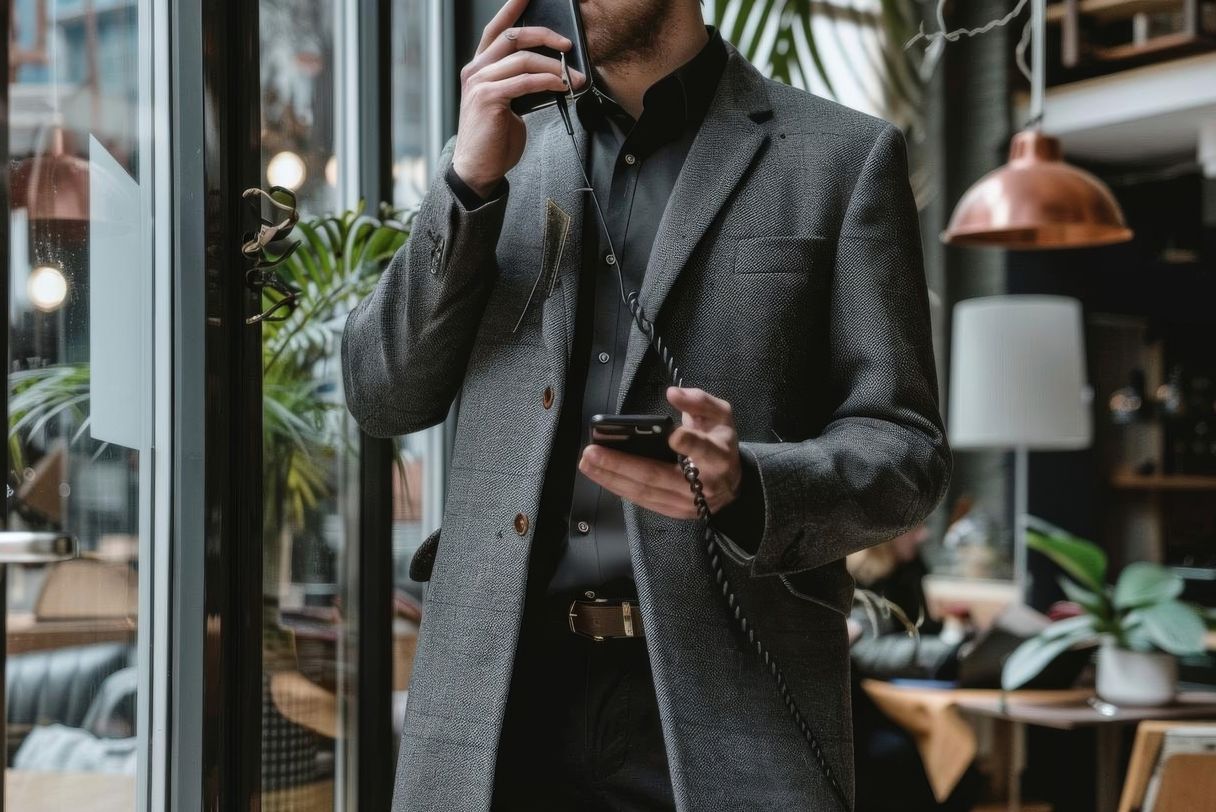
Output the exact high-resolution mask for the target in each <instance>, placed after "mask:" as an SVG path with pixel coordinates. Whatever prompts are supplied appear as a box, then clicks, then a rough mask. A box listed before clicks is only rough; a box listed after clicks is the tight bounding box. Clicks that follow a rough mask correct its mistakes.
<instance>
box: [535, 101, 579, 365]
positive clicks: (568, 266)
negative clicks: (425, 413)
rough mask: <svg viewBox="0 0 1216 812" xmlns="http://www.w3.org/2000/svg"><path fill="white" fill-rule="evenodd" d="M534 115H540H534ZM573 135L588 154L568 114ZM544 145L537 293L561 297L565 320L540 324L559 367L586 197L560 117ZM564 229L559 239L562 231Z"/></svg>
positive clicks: (570, 344)
mask: <svg viewBox="0 0 1216 812" xmlns="http://www.w3.org/2000/svg"><path fill="white" fill-rule="evenodd" d="M538 115H539V114H538ZM570 118H571V121H572V123H573V124H574V137H575V139H576V140H577V141H578V144H579V151H580V153H581V154H583V155H586V154H587V133H586V131H585V130H584V129H583V128H582V125H581V124H580V123H579V118H578V116H577V115H575V114H574V111H573V110H571V111H570ZM539 135H540V137H541V138H543V139H544V141H543V149H542V150H541V152H540V155H541V156H543V157H542V161H543V166H542V168H541V188H540V194H539V195H537V197H538V198H539V200H538V202H537V203H536V207H537V210H536V212H535V213H534V214H533V215H532V216H535V217H536V222H537V223H538V224H539V225H540V227H541V228H543V229H544V234H543V237H542V247H541V252H542V256H541V268H540V269H539V272H540V274H541V276H540V278H539V279H538V280H537V281H538V282H539V284H538V285H537V292H536V295H537V297H538V299H543V297H544V296H546V295H548V294H549V292H551V291H554V290H556V289H558V288H560V290H561V296H562V305H563V306H562V313H563V315H564V316H565V319H564V322H562V323H560V324H559V323H558V321H559V320H558V319H549V320H547V321H546V322H545V324H544V338H545V344H546V346H548V347H549V349H550V351H551V352H553V353H554V354H555V356H557V360H558V363H560V364H561V365H562V368H563V369H564V368H565V366H566V364H567V363H568V362H569V360H570V353H571V352H572V351H573V348H574V311H575V307H576V306H577V304H578V279H579V262H580V261H581V260H580V257H581V256H582V232H583V205H584V199H583V198H584V197H585V193H584V192H583V191H582V188H583V175H582V172H581V171H580V169H579V165H578V158H577V157H576V156H575V153H574V148H573V146H572V145H571V144H570V136H569V135H567V133H566V128H565V126H564V125H563V124H562V120H561V117H560V116H557V115H554V116H553V118H552V120H551V121H550V122H549V123H548V125H547V126H546V127H545V128H544V130H543V132H542V133H540V134H539ZM563 226H565V233H564V238H563V234H562V233H561V230H562V228H563Z"/></svg>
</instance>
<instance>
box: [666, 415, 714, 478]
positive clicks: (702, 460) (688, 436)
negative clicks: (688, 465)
mask: <svg viewBox="0 0 1216 812" xmlns="http://www.w3.org/2000/svg"><path fill="white" fill-rule="evenodd" d="M667 444H668V445H669V446H671V448H672V450H673V451H675V452H676V453H678V454H683V455H684V456H686V457H692V458H693V460H694V461H695V462H696V464H697V470H698V471H700V472H701V473H702V474H714V473H719V472H722V471H725V470H726V468H727V459H728V458H727V453H728V449H725V448H723V447H722V446H721V445H720V444H719V443H718V442H717V441H715V440H714V439H713V437H711V436H710V435H709V434H707V433H705V432H703V431H699V430H697V429H692V428H689V427H687V426H677V427H676V429H675V430H674V431H673V432H672V433H671V436H670V437H668V438H667Z"/></svg>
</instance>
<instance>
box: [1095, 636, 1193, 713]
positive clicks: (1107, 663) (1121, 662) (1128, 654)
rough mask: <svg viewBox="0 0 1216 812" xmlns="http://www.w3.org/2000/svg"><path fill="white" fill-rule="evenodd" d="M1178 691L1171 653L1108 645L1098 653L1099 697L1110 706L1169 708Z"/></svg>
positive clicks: (1174, 660) (1176, 669)
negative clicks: (1163, 706)
mask: <svg viewBox="0 0 1216 812" xmlns="http://www.w3.org/2000/svg"><path fill="white" fill-rule="evenodd" d="M1177 688H1178V660H1177V659H1175V658H1174V656H1173V655H1172V654H1162V653H1160V652H1156V651H1152V652H1144V651H1128V650H1127V649H1122V648H1119V647H1117V646H1115V645H1112V644H1110V643H1103V644H1102V647H1101V648H1100V649H1099V650H1098V696H1099V697H1101V698H1102V699H1104V700H1106V701H1107V702H1109V703H1111V704H1112V705H1133V706H1135V705H1139V706H1156V705H1168V704H1169V703H1170V702H1172V701H1173V699H1174V693H1175V691H1176V690H1177Z"/></svg>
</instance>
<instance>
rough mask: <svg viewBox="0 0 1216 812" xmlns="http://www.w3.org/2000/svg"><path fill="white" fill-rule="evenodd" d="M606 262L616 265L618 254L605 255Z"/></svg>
mask: <svg viewBox="0 0 1216 812" xmlns="http://www.w3.org/2000/svg"><path fill="white" fill-rule="evenodd" d="M604 262H607V263H608V264H609V265H615V264H616V254H613V253H611V252H609V253H607V254H604Z"/></svg>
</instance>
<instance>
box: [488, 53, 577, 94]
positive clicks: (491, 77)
mask: <svg viewBox="0 0 1216 812" xmlns="http://www.w3.org/2000/svg"><path fill="white" fill-rule="evenodd" d="M521 73H551V74H553V75H554V76H556V77H558V78H559V79H565V76H563V75H562V63H561V62H558V61H557V60H556V59H554V58H553V57H550V56H543V55H541V54H538V53H534V52H532V51H516V52H515V53H513V54H510V55H508V56H505V57H503V58H502V59H500V60H498V61H497V62H491V63H490V64H489V65H486V66H485V67H484V68H482V69H481V70H479V71H478V72H477V73H475V74H473V75H472V76H471V77H469V82H470V83H481V82H496V81H499V80H500V79H509V78H510V77H512V76H518V75H519V74H521ZM570 78H571V79H572V80H574V86H575V87H581V86H582V84H583V81H584V77H583V74H581V73H579V72H578V71H576V70H574V69H571V70H570Z"/></svg>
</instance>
